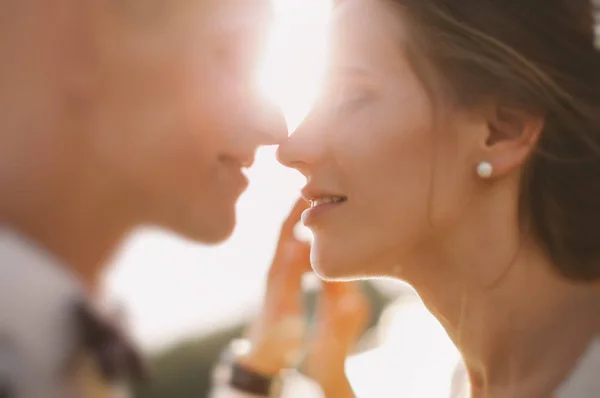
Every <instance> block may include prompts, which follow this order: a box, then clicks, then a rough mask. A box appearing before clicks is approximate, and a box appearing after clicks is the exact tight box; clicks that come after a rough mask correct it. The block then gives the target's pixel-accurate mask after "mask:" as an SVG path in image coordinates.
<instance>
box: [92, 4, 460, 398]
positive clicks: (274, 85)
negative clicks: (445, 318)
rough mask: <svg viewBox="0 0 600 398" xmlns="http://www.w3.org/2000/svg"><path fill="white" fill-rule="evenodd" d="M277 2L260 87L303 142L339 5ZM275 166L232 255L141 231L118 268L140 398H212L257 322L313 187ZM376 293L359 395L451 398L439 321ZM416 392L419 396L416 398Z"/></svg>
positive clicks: (112, 276) (255, 173)
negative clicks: (142, 363)
mask: <svg viewBox="0 0 600 398" xmlns="http://www.w3.org/2000/svg"><path fill="white" fill-rule="evenodd" d="M272 2H273V7H274V11H275V14H274V15H275V20H274V26H273V30H272V34H271V38H270V42H269V50H268V52H267V54H266V56H265V60H264V65H263V68H262V70H261V74H260V76H259V77H258V78H257V82H258V84H259V85H260V89H261V90H262V92H263V93H264V94H265V95H266V96H268V97H269V98H271V99H272V100H273V101H275V102H276V103H277V104H278V105H279V106H280V107H281V108H282V109H283V110H284V112H285V115H286V118H287V121H288V124H289V127H290V129H292V130H293V129H294V128H295V127H296V126H297V125H298V124H299V123H300V122H301V121H302V119H303V118H304V116H305V115H306V113H307V111H308V109H309V108H310V106H311V104H312V102H313V100H314V98H315V96H316V95H317V93H318V90H319V87H320V80H321V74H322V71H323V68H324V66H325V64H326V62H327V53H328V49H327V40H326V36H327V23H328V19H329V16H330V13H331V4H330V3H329V2H328V1H326V0H272ZM274 155H275V149H274V148H266V149H262V150H261V151H260V152H259V153H258V155H257V159H256V162H255V165H254V166H253V167H252V169H251V170H250V171H249V177H250V181H251V184H250V188H249V189H248V191H247V192H246V193H245V194H244V195H243V197H242V198H241V200H240V201H239V203H238V226H237V229H236V231H235V233H234V235H233V237H232V238H231V239H230V240H229V241H227V242H226V243H224V244H222V245H220V246H216V247H214V246H211V247H206V246H201V245H198V244H194V243H190V242H187V241H184V240H182V239H181V238H179V237H175V236H172V235H169V234H166V233H164V232H163V231H157V230H142V231H139V232H138V233H137V234H136V235H135V236H134V237H133V238H132V239H131V240H130V241H129V242H127V244H125V245H124V246H123V247H122V249H121V251H120V253H119V254H118V255H117V256H116V257H115V259H114V263H113V265H112V267H111V268H110V271H109V272H108V273H107V274H106V277H105V283H104V287H105V289H104V291H105V297H106V300H107V301H108V302H109V303H110V304H111V305H117V306H119V308H120V309H121V310H122V311H123V312H124V313H125V314H126V318H127V321H128V323H129V324H128V326H129V328H130V330H131V331H132V334H133V336H134V338H135V339H136V341H137V342H138V343H139V344H140V345H141V347H142V348H143V349H144V350H145V351H146V352H147V353H148V354H149V355H150V358H151V361H152V365H153V368H154V376H155V379H154V382H153V383H152V384H151V385H150V386H149V387H145V388H144V389H139V390H138V391H137V392H136V395H137V396H138V397H174V396H176V397H180V398H184V397H195V398H197V397H205V396H206V395H207V393H208V388H209V384H210V371H211V367H212V366H213V364H214V363H215V361H216V360H217V358H218V357H219V354H220V352H221V350H222V349H223V348H224V347H225V346H226V345H227V344H228V343H229V341H230V340H231V339H232V338H234V337H237V336H239V335H240V334H241V333H242V331H243V328H244V326H245V325H246V323H247V322H248V320H249V319H250V317H252V316H253V314H254V313H255V312H256V311H257V309H258V307H259V305H260V303H261V297H262V294H263V287H264V278H265V275H266V271H267V268H268V266H269V264H270V261H271V257H272V255H273V252H274V249H275V243H276V238H277V235H278V232H279V228H280V224H281V222H282V221H283V219H284V217H285V216H286V215H287V213H288V211H289V210H290V208H291V206H292V204H293V203H294V202H295V200H296V198H297V197H298V195H299V192H300V188H301V187H302V186H303V184H304V178H303V177H302V176H301V175H299V174H298V173H297V172H295V171H292V170H289V169H285V168H284V167H283V166H281V165H279V164H278V163H277V162H276V160H275V156H274ZM299 233H307V232H306V231H299ZM307 291H308V298H309V302H310V301H311V300H314V297H315V295H316V294H318V284H314V283H312V284H311V283H308V284H307ZM365 291H366V292H367V294H368V295H369V298H370V299H371V303H372V307H373V319H372V322H371V325H372V328H371V329H370V331H369V332H368V333H367V334H366V335H365V337H364V342H363V343H364V344H363V347H364V348H365V349H364V350H362V352H361V353H360V354H358V355H356V356H354V357H352V358H351V359H349V360H348V363H347V373H348V375H349V378H350V380H351V383H352V384H353V387H354V389H355V392H356V393H357V395H358V396H369V397H375V396H376V397H380V398H381V397H387V396H389V397H392V396H395V397H398V396H402V397H435V396H447V395H448V392H447V391H448V389H449V384H450V376H451V373H452V369H453V367H454V366H455V365H456V363H457V360H458V354H457V353H456V351H455V349H454V348H453V346H452V345H451V344H450V342H449V341H448V339H447V336H446V335H445V333H444V331H443V330H442V329H441V327H440V326H439V325H438V324H437V321H435V320H434V319H433V318H432V317H431V315H429V313H428V312H427V311H426V310H425V309H424V308H423V306H422V304H421V303H420V301H419V300H418V298H416V296H415V295H414V293H413V292H412V290H411V289H410V288H408V287H407V286H405V285H402V284H400V283H396V282H391V281H376V282H368V283H367V282H365ZM417 352H418V353H419V355H417V354H416V353H417ZM432 373H434V374H432ZM425 377H427V379H425ZM427 380H442V381H444V380H447V383H445V382H442V383H441V384H438V385H431V383H428V382H427ZM417 385H418V386H419V394H416V393H415V392H414V391H413V387H415V386H417ZM424 385H425V388H424ZM363 391H368V393H362V392H363ZM444 394H446V395H444Z"/></svg>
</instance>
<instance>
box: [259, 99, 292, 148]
mask: <svg viewBox="0 0 600 398" xmlns="http://www.w3.org/2000/svg"><path fill="white" fill-rule="evenodd" d="M256 131H257V133H258V134H259V135H260V138H259V139H260V145H279V144H281V143H282V142H284V141H285V140H286V139H287V137H288V127H287V123H286V121H285V117H284V116H283V112H282V111H281V109H280V108H279V107H277V106H275V105H274V104H272V103H271V102H266V103H263V104H261V109H260V111H259V113H258V115H257V125H256Z"/></svg>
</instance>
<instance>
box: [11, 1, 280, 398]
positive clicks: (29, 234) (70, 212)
mask: <svg viewBox="0 0 600 398" xmlns="http://www.w3.org/2000/svg"><path fill="white" fill-rule="evenodd" d="M267 16H268V5H267V3H266V0H108V1H107V0H87V1H81V0H56V1H52V2H49V1H46V0H7V1H2V2H0V19H1V21H0V30H1V34H0V54H1V56H2V59H3V62H2V66H1V67H0V68H2V70H1V73H0V87H2V90H0V102H1V103H0V142H1V144H0V190H1V192H2V195H1V196H0V223H1V224H0V396H2V397H19V398H23V397H26V398H30V397H32V398H33V397H71V396H76V397H80V396H84V397H92V396H112V395H110V394H113V393H114V391H113V390H114V389H115V388H116V387H118V385H119V383H118V382H119V381H120V380H121V377H120V376H121V375H122V374H125V373H126V374H128V375H130V374H132V373H138V371H139V361H138V360H137V357H136V356H135V354H134V353H133V352H132V351H130V350H129V349H128V347H127V345H126V344H124V343H123V344H121V343H122V341H121V340H119V339H118V338H117V337H115V336H116V334H115V331H114V330H112V329H111V328H106V327H105V326H104V325H103V324H102V322H98V321H97V319H96V314H95V313H94V311H93V310H90V308H89V302H90V301H91V300H87V298H89V297H92V296H93V294H94V293H95V292H96V289H97V288H98V279H99V275H100V274H101V271H102V268H103V266H104V264H105V261H106V260H107V259H108V258H109V257H110V256H111V254H112V253H113V251H114V250H115V247H116V246H117V245H118V244H119V243H120V242H121V241H122V240H123V239H124V238H125V237H126V236H127V235H128V234H129V232H130V231H131V230H132V229H133V228H135V227H137V226H141V225H156V226H160V227H164V228H167V229H170V230H172V231H174V232H176V233H179V234H181V235H182V236H184V237H186V238H189V239H193V240H196V241H199V242H205V243H213V242H220V241H222V240H223V239H225V238H227V237H228V236H229V235H230V233H231V232H232V230H233V227H234V225H235V211H234V207H235V202H236V200H237V198H238V197H239V195H240V194H241V193H242V191H243V190H244V189H245V188H246V185H247V180H246V178H245V177H244V175H243V174H242V170H243V169H244V168H246V167H249V166H250V165H251V164H252V161H253V157H254V153H255V151H256V149H257V147H259V146H261V145H272V144H277V143H278V142H279V141H281V140H282V139H284V138H285V137H286V136H287V132H286V128H285V123H284V120H283V118H282V116H281V115H280V114H279V112H278V111H276V110H275V109H273V108H272V107H270V106H269V105H268V104H266V103H264V102H263V101H262V100H261V98H260V97H259V96H258V95H257V93H256V92H255V71H256V68H257V64H258V59H259V57H258V55H259V53H260V49H261V48H260V46H261V44H262V43H264V35H265V32H266V29H265V27H266V26H267V25H266V23H265V22H266V18H267ZM107 336H108V337H107ZM107 347H108V348H107ZM80 354H81V355H80ZM109 381H114V382H111V383H109Z"/></svg>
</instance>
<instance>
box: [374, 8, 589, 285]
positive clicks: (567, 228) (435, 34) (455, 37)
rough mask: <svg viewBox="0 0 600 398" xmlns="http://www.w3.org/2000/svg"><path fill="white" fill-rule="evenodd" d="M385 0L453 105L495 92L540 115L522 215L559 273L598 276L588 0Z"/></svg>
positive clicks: (583, 277) (510, 105)
mask: <svg viewBox="0 0 600 398" xmlns="http://www.w3.org/2000/svg"><path fill="white" fill-rule="evenodd" d="M386 1H389V2H393V3H395V4H398V5H400V6H401V10H402V11H403V14H405V15H406V16H407V17H408V23H409V25H410V26H411V29H410V30H411V36H412V37H413V39H414V40H411V41H412V43H411V46H410V48H409V53H412V55H413V57H412V58H413V59H418V58H420V59H421V60H425V63H426V64H427V65H429V66H431V69H432V70H433V71H434V74H435V75H436V77H437V78H436V79H435V83H436V84H437V85H436V91H437V92H439V91H440V90H439V87H443V88H444V90H442V91H443V92H444V93H445V94H447V97H449V98H450V99H451V100H453V101H455V102H456V103H457V104H458V105H459V106H466V107H468V106H472V105H475V104H477V103H478V101H481V100H484V99H487V98H494V99H495V100H496V101H498V102H499V103H501V104H502V105H503V106H506V107H507V108H512V109H521V110H525V111H527V112H529V113H531V114H533V115H539V116H543V117H544V119H545V125H544V129H543V132H542V135H541V137H540V139H539V141H538V143H537V147H536V148H535V151H534V152H533V154H532V156H531V157H530V159H529V160H528V162H527V164H526V166H525V168H524V172H523V173H524V174H523V178H522V190H521V198H520V199H521V215H522V218H523V220H527V225H528V226H529V227H530V228H531V229H532V231H533V234H534V236H535V237H536V238H537V239H538V240H539V242H540V243H541V245H542V246H543V248H544V249H545V250H546V252H547V253H548V255H549V256H550V258H551V260H552V261H553V263H554V264H555V266H556V267H557V269H558V271H560V273H562V274H563V275H565V276H567V277H569V278H572V279H578V280H591V279H597V278H600V52H599V51H598V50H596V49H595V48H594V40H595V38H594V22H593V12H592V11H593V10H592V0H386ZM417 69H420V70H421V71H422V70H424V69H423V68H417ZM423 80H424V81H423V83H424V84H425V85H427V80H429V82H430V83H431V79H423ZM429 91H430V92H433V91H434V90H432V88H431V87H429Z"/></svg>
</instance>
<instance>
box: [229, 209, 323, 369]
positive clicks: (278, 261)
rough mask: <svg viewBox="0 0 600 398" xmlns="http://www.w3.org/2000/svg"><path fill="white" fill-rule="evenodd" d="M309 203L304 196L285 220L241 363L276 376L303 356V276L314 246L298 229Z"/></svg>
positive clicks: (308, 269)
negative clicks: (246, 353)
mask: <svg viewBox="0 0 600 398" xmlns="http://www.w3.org/2000/svg"><path fill="white" fill-rule="evenodd" d="M307 208H308V204H307V203H306V202H305V201H304V200H302V199H300V200H299V201H298V202H296V204H295V206H294V208H293V209H292V211H291V213H290V214H289V216H288V217H287V219H286V220H285V221H284V223H283V226H282V228H281V233H280V236H279V241H278V244H277V248H276V250H275V256H274V257H273V262H272V263H271V268H270V269H269V273H268V277H267V290H266V294H265V298H264V303H263V308H262V311H261V313H260V314H259V316H258V317H257V318H256V319H255V321H254V322H253V323H252V325H251V326H250V329H249V333H248V339H249V340H250V342H251V343H252V348H251V351H250V352H249V353H248V355H245V356H244V357H243V358H241V359H240V360H241V362H242V363H243V364H244V365H246V366H247V367H250V368H251V369H253V370H254V371H256V372H259V373H262V374H267V375H275V374H277V373H279V371H280V370H281V369H283V368H286V367H289V366H290V365H293V364H294V363H293V362H294V361H295V359H296V358H298V357H299V356H300V353H301V352H302V348H303V341H304V337H305V332H306V324H305V318H304V314H303V304H302V277H303V275H304V274H306V273H307V272H310V271H311V267H310V245H309V244H308V243H307V242H303V241H301V240H299V239H297V238H296V237H295V235H294V228H295V226H296V224H298V222H299V221H300V216H301V214H302V212H303V211H304V210H305V209H307Z"/></svg>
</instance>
